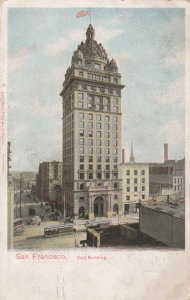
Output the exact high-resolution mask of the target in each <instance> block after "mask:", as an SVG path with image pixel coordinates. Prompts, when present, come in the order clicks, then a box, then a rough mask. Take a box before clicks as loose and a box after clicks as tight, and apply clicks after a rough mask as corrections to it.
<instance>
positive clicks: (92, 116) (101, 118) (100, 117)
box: [79, 113, 118, 123]
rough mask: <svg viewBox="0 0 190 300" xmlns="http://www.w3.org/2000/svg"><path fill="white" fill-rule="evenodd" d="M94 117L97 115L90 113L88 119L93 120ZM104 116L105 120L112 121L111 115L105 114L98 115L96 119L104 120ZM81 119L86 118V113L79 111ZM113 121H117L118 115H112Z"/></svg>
mask: <svg viewBox="0 0 190 300" xmlns="http://www.w3.org/2000/svg"><path fill="white" fill-rule="evenodd" d="M94 117H95V116H94V115H93V114H88V120H89V121H91V120H93V118H94ZM103 117H104V121H105V122H110V119H111V117H110V116H103V115H96V121H102V120H103ZM79 119H80V120H84V113H79ZM112 121H113V122H114V123H117V121H118V117H116V116H113V117H112Z"/></svg>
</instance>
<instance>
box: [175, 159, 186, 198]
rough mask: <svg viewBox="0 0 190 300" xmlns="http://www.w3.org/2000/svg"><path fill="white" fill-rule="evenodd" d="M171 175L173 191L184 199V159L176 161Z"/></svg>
mask: <svg viewBox="0 0 190 300" xmlns="http://www.w3.org/2000/svg"><path fill="white" fill-rule="evenodd" d="M172 175H173V193H174V194H176V195H178V196H179V197H182V198H184V199H185V159H181V160H178V161H177V162H176V164H175V166H174V169H173V174H172Z"/></svg>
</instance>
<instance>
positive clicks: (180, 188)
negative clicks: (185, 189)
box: [174, 185, 182, 192]
mask: <svg viewBox="0 0 190 300" xmlns="http://www.w3.org/2000/svg"><path fill="white" fill-rule="evenodd" d="M174 190H175V191H176V192H177V191H182V186H181V185H175V186H174Z"/></svg>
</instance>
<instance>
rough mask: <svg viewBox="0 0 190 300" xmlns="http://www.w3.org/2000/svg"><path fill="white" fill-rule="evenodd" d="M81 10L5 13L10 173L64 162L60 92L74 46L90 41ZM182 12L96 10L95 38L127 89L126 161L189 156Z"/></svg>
mask: <svg viewBox="0 0 190 300" xmlns="http://www.w3.org/2000/svg"><path fill="white" fill-rule="evenodd" d="M80 10H81V8H74V9H73V8H72V9H71V8H70V9H64V8H54V9H53V8H48V9H44V8H10V9H9V10H8V137H9V140H10V141H11V143H12V170H37V168H38V164H39V161H43V160H55V159H56V160H58V159H59V160H61V145H62V138H61V131H62V125H61V116H62V106H61V97H60V96H59V93H60V91H61V88H62V83H63V80H64V74H65V71H66V69H67V67H68V66H69V65H70V62H71V57H72V54H73V51H74V50H76V48H77V45H78V44H79V43H80V42H81V41H82V40H83V41H84V40H85V37H86V36H85V33H86V29H87V27H88V25H89V17H88V16H87V17H84V18H78V19H77V18H76V17H75V15H76V13H77V12H78V11H80ZM184 21H185V19H184V9H179V8H178V9H177V8H176V9H174V8H170V9H166V8H164V9H163V8H162V9H150V8H142V9H140V8H137V9H127V8H122V9H117V8H115V9H113V8H107V9H104V8H97V9H93V11H92V25H93V26H94V28H95V31H96V34H95V39H96V40H97V41H98V42H101V43H102V45H103V46H104V48H105V49H106V51H107V53H108V57H109V58H110V59H111V58H112V57H113V58H115V59H116V61H117V64H118V67H119V71H120V73H121V75H122V83H123V84H125V88H124V89H123V92H122V112H123V115H122V119H123V126H122V129H123V131H122V144H123V147H124V148H125V149H126V159H127V160H128V158H129V154H130V153H129V152H130V143H131V140H133V145H134V153H135V157H136V161H141V162H149V161H151V162H162V161H163V144H164V143H168V144H169V158H171V159H181V158H183V157H184V152H185V145H184V144H185V143H184V127H185V107H184V101H185V100H184V98H185V90H184V89H185V87H184V86H185V83H184V77H185V68H184V62H185V30H184V26H185V25H184Z"/></svg>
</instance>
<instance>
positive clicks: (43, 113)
mask: <svg viewBox="0 0 190 300" xmlns="http://www.w3.org/2000/svg"><path fill="white" fill-rule="evenodd" d="M60 111H61V103H60V102H58V101H57V102H56V101H55V102H52V104H49V103H48V105H47V103H45V104H44V103H42V101H40V99H39V98H35V99H34V100H33V105H32V107H31V109H30V113H31V114H32V115H34V116H35V117H36V116H38V117H43V118H53V117H54V116H56V117H57V116H58V115H59V113H60Z"/></svg>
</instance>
